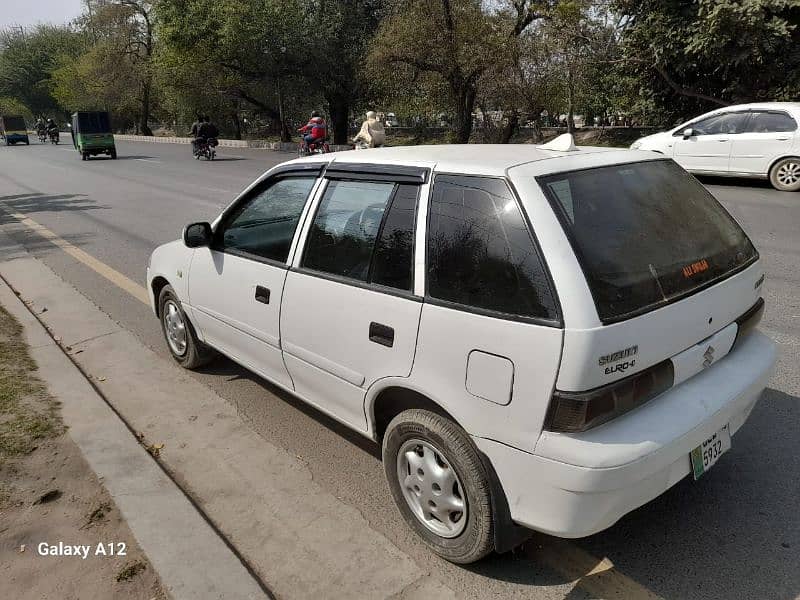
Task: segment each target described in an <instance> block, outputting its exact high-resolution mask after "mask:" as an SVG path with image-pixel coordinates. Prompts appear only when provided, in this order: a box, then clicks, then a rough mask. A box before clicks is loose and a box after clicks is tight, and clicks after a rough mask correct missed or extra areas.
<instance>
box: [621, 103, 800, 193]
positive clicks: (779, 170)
mask: <svg viewBox="0 0 800 600" xmlns="http://www.w3.org/2000/svg"><path fill="white" fill-rule="evenodd" d="M799 124H800V102H764V103H759V104H740V105H737V106H727V107H725V108H722V109H719V110H715V111H712V112H709V113H706V114H704V115H701V116H700V117H697V118H696V119H692V120H691V121H688V122H686V123H683V124H682V125H679V126H678V127H675V128H674V129H671V130H670V131H664V132H661V133H656V134H654V135H649V136H647V137H643V138H640V139H638V140H636V141H635V142H634V143H633V144H632V145H631V149H632V150H651V151H654V152H659V153H661V154H665V155H667V156H669V157H671V158H673V159H674V160H675V161H676V162H677V163H678V164H679V165H681V166H682V167H683V168H684V169H686V170H687V171H690V172H692V173H697V174H703V175H723V176H729V177H755V178H758V179H769V181H770V183H771V184H772V186H773V187H774V188H775V189H777V190H780V191H784V192H796V191H798V190H800V125H799Z"/></svg>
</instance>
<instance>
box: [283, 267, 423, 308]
mask: <svg viewBox="0 0 800 600" xmlns="http://www.w3.org/2000/svg"><path fill="white" fill-rule="evenodd" d="M289 271H290V272H292V273H299V274H301V275H308V276H309V277H318V278H320V279H326V280H328V281H333V282H335V283H341V284H344V285H350V286H353V287H357V288H361V289H364V290H369V291H371V292H378V293H380V294H387V295H389V296H397V297H398V298H405V299H406V300H413V301H414V302H423V301H424V299H423V298H422V297H421V296H417V295H416V294H414V293H413V292H409V291H405V290H401V289H398V288H393V287H388V286H385V285H380V284H377V283H370V282H368V281H361V280H360V279H351V278H349V277H344V276H343V275H334V274H333V273H325V272H323V271H317V270H315V269H309V268H308V267H289Z"/></svg>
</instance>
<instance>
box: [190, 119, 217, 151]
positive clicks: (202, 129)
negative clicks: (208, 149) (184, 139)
mask: <svg viewBox="0 0 800 600" xmlns="http://www.w3.org/2000/svg"><path fill="white" fill-rule="evenodd" d="M196 135H197V137H196V138H195V140H194V142H193V143H194V146H195V156H196V157H197V156H198V153H199V151H200V148H201V146H202V145H204V144H206V143H208V142H209V140H214V144H213V145H214V146H216V145H217V144H216V139H217V138H218V137H219V128H218V127H217V126H216V125H215V124H214V123H213V122H212V121H211V117H209V116H207V115H206V116H204V117H202V118H201V119H200V123H199V126H198V127H197V131H196Z"/></svg>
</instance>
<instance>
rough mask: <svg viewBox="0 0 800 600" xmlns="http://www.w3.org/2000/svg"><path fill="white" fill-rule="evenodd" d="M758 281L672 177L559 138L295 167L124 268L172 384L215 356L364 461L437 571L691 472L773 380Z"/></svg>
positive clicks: (569, 526)
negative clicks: (349, 440) (284, 396)
mask: <svg viewBox="0 0 800 600" xmlns="http://www.w3.org/2000/svg"><path fill="white" fill-rule="evenodd" d="M559 140H560V141H559ZM187 217H188V215H187ZM763 281H764V266H763V264H762V262H761V260H760V259H759V255H758V251H757V250H756V249H755V248H754V247H753V244H752V243H751V241H750V239H749V238H748V237H747V235H746V234H745V232H744V231H742V229H741V227H740V226H739V224H738V223H737V222H736V221H735V220H734V219H733V217H731V216H730V215H729V214H728V212H727V211H726V210H725V209H724V208H723V207H722V206H720V204H719V203H718V202H717V201H716V200H715V199H714V198H713V196H711V194H710V193H709V192H708V190H706V189H705V188H704V187H703V186H702V185H701V184H700V183H699V182H698V181H697V180H696V179H695V178H694V177H691V176H690V175H688V174H687V173H686V172H685V171H684V170H683V169H681V168H680V167H679V166H678V165H676V164H675V163H674V162H673V161H672V160H670V159H669V158H667V157H665V156H660V155H658V154H655V153H652V152H630V151H628V150H619V149H614V150H609V149H601V148H588V147H583V148H576V147H575V146H574V144H573V143H572V138H571V136H569V135H566V136H561V138H557V139H556V140H554V142H551V143H550V144H547V145H545V146H539V147H534V146H525V145H523V146H508V145H478V144H464V145H460V146H447V145H431V146H415V147H396V148H377V149H371V150H364V151H361V152H352V153H348V152H337V153H334V154H323V155H316V156H313V157H309V158H304V159H299V160H293V161H290V162H287V163H284V164H282V165H279V166H277V167H275V168H273V169H271V170H270V171H269V172H267V173H265V174H264V175H263V176H262V177H260V178H259V179H258V180H257V181H255V182H254V183H253V184H252V185H251V186H250V187H249V188H248V189H246V190H245V191H244V192H243V193H242V194H241V195H240V196H239V197H238V198H237V199H236V200H235V201H234V202H233V204H231V205H230V206H229V207H228V208H227V209H225V210H224V211H223V213H222V214H221V215H220V216H219V217H218V218H217V219H216V220H215V221H214V222H213V223H206V222H201V223H192V224H190V225H188V226H187V227H186V228H185V229H184V232H183V239H182V240H177V241H174V242H171V243H168V244H165V245H163V246H159V247H158V248H156V249H155V251H154V252H153V255H152V257H151V260H150V264H149V265H148V268H147V284H148V289H149V292H150V301H151V303H152V307H153V311H154V313H155V314H156V316H157V317H158V318H159V320H160V321H161V324H162V328H163V331H164V336H165V338H166V341H167V346H168V348H169V350H170V352H171V354H172V356H173V357H174V359H175V360H176V361H177V362H178V363H179V364H180V365H182V366H184V367H186V368H196V367H198V366H200V365H202V364H203V363H205V362H206V361H208V360H209V359H211V357H212V356H213V353H214V351H218V352H221V353H222V354H225V355H227V356H229V357H230V358H232V359H233V360H235V361H237V362H238V363H240V364H242V365H243V366H245V367H246V368H248V369H251V370H252V371H254V372H255V373H258V374H259V375H261V376H263V377H265V378H267V379H269V380H270V381H272V382H273V383H274V384H275V385H277V386H279V387H281V388H283V389H284V390H286V391H288V392H290V393H292V394H294V395H296V396H298V397H299V398H301V399H303V400H304V401H306V402H308V403H310V404H311V405H313V406H315V407H317V408H318V409H319V410H321V411H322V412H324V413H326V414H328V415H331V416H332V417H333V418H335V419H337V420H339V421H341V422H342V423H345V424H346V425H347V426H349V427H352V428H353V429H355V430H356V431H358V432H359V433H361V434H363V435H365V436H367V437H369V438H372V439H374V440H375V441H376V442H378V443H380V444H381V445H382V448H383V461H384V468H385V473H386V478H387V481H388V484H389V488H390V490H391V493H392V496H393V497H394V500H395V502H396V503H397V506H398V508H399V509H400V512H401V513H402V515H403V517H404V518H405V520H406V522H407V523H408V524H409V526H410V527H411V528H412V529H413V530H414V531H415V532H416V533H417V534H418V535H419V536H420V537H421V538H422V539H423V541H424V542H425V543H426V544H427V545H428V546H429V547H430V548H432V549H433V550H434V551H435V552H436V553H437V554H439V555H440V556H442V557H444V558H446V559H447V560H450V561H453V562H456V563H468V562H472V561H475V560H477V559H479V558H481V557H482V556H484V555H486V554H487V553H488V552H490V551H491V550H493V549H495V550H498V551H502V550H509V549H510V548H512V547H513V546H514V545H515V544H517V543H519V542H520V541H521V540H523V539H525V536H527V535H528V532H527V530H526V529H525V528H530V529H535V530H539V531H543V532H546V533H549V534H552V535H556V536H561V537H581V536H587V535H591V534H593V533H596V532H598V531H601V530H603V529H606V528H607V527H610V526H611V525H612V524H614V523H615V522H616V521H617V520H619V519H620V518H621V517H622V516H623V515H625V514H626V513H628V512H630V511H632V510H634V509H635V508H637V507H639V506H641V505H642V504H644V503H646V502H648V501H650V500H652V499H653V498H655V497H656V496H658V495H659V494H661V493H663V492H665V491H666V490H667V489H669V488H670V487H672V486H673V485H674V484H676V483H677V482H678V481H680V480H681V479H683V478H684V477H687V476H693V477H694V478H695V479H696V478H698V477H700V476H701V475H702V474H703V473H705V472H706V471H707V470H708V469H710V468H711V467H712V466H713V465H714V463H716V461H717V460H718V459H719V457H720V455H722V454H723V453H724V452H725V451H726V450H727V449H728V448H730V445H731V437H732V436H733V435H734V434H735V433H736V432H737V431H738V430H739V428H740V427H742V426H743V425H744V423H745V421H746V420H747V417H748V416H749V415H750V412H751V411H752V409H753V407H754V406H755V404H756V402H757V401H758V399H759V397H760V395H761V391H762V390H763V389H764V387H765V385H766V383H767V380H768V378H769V375H770V371H771V369H772V366H773V363H774V361H775V345H774V343H773V342H772V341H771V340H770V339H768V338H767V337H766V336H765V335H764V334H762V333H760V332H758V331H757V330H756V329H755V327H756V325H757V324H758V321H759V319H760V318H761V315H762V312H763V310H764V301H763V299H762V284H763ZM730 461H731V462H733V461H735V457H731V459H730ZM731 462H729V463H728V465H729V467H723V468H730V465H731ZM342 468H347V467H346V465H342ZM724 476H725V477H728V478H730V477H735V471H729V472H728V473H727V474H726V475H724ZM776 476H780V475H776ZM706 491H708V492H709V493H711V492H712V490H711V489H710V488H709V489H707V490H706ZM731 500H734V498H732V497H731V496H730V495H729V496H728V497H727V498H718V497H715V496H709V497H708V501H707V502H704V503H702V504H701V505H698V506H694V505H692V506H691V507H690V508H687V510H689V509H690V510H698V511H699V510H709V511H711V510H712V509H711V505H713V504H715V503H716V506H717V508H714V509H713V510H720V508H719V507H720V506H722V510H724V503H725V502H726V501H731ZM519 526H522V528H520V527H519Z"/></svg>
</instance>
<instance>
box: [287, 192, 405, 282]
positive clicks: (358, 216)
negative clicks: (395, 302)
mask: <svg viewBox="0 0 800 600" xmlns="http://www.w3.org/2000/svg"><path fill="white" fill-rule="evenodd" d="M418 190H419V188H418V186H413V185H399V184H396V183H393V182H387V181H347V180H344V181H339V180H332V181H330V182H329V183H328V186H327V188H326V189H325V194H324V195H323V197H322V200H321V201H320V205H319V209H318V210H317V214H316V215H315V217H314V221H313V223H312V224H311V229H310V230H309V233H308V241H307V243H306V250H305V254H304V255H303V261H302V266H303V267H305V268H307V269H312V270H314V271H319V272H321V273H327V274H330V275H338V276H341V277H347V278H349V279H354V280H357V281H361V282H365V283H376V284H379V285H384V286H388V287H393V288H397V289H401V290H404V291H410V290H411V280H412V277H411V272H412V264H413V260H412V259H413V256H412V254H413V239H414V235H413V232H414V215H415V214H416V204H417V195H418Z"/></svg>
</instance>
